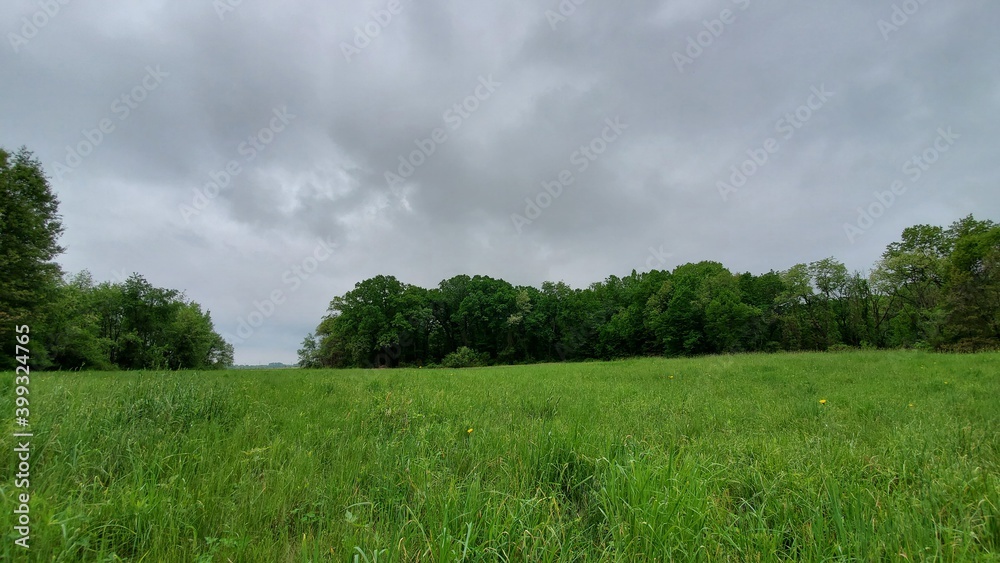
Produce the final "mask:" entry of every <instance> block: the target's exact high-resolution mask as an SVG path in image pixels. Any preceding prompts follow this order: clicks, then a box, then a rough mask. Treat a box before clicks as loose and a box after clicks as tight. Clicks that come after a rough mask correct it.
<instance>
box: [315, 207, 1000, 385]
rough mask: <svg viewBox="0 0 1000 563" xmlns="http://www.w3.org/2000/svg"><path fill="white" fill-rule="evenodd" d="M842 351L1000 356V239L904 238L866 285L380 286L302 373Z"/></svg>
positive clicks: (331, 318)
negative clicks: (456, 362) (452, 360)
mask: <svg viewBox="0 0 1000 563" xmlns="http://www.w3.org/2000/svg"><path fill="white" fill-rule="evenodd" d="M462 347H467V348H469V349H470V350H469V351H468V352H463V354H469V353H477V354H481V355H485V356H486V357H488V358H489V361H490V362H491V363H502V364H507V363H519V362H535V361H554V360H566V359H572V360H583V359H611V358H620V357H631V356H643V355H667V356H687V355H697V354H712V353H728V352H754V351H779V350H788V351H796V350H828V349H831V348H834V349H836V348H845V347H854V348H862V347H863V348H869V347H870V348H901V347H917V348H929V349H938V350H956V351H976V350H981V349H993V348H1000V226H998V225H996V224H995V223H993V222H992V221H988V220H987V221H979V220H976V219H975V218H974V217H972V216H969V217H966V218H965V219H962V220H959V221H957V222H955V223H954V224H953V225H951V226H950V227H948V228H943V227H933V226H929V225H918V226H915V227H911V228H908V229H906V230H905V231H904V232H903V234H902V237H901V240H900V241H899V242H895V243H893V244H891V245H889V247H888V248H887V249H886V251H885V253H884V254H883V255H882V259H881V260H880V261H879V262H878V264H877V265H876V266H875V268H874V269H873V271H872V272H871V273H870V274H868V275H862V274H860V273H853V274H852V273H850V272H849V271H848V270H847V268H846V267H845V266H844V264H842V263H840V262H838V261H836V260H835V259H833V258H826V259H823V260H819V261H816V262H813V263H811V264H799V265H796V266H794V267H792V268H790V269H788V270H786V271H783V272H774V271H771V272H768V273H766V274H762V275H754V274H751V273H743V274H735V273H733V272H730V271H729V270H727V269H726V268H725V267H724V266H723V265H722V264H719V263H716V262H700V263H697V264H684V265H681V266H678V267H677V268H675V269H674V270H673V271H671V272H668V271H658V270H653V271H650V272H644V273H636V272H635V271H633V272H632V274H631V275H629V276H626V277H624V278H619V277H616V276H611V277H609V278H608V279H606V280H605V281H603V282H600V283H595V284H592V285H591V286H590V287H588V288H585V289H573V288H570V287H569V286H567V285H566V284H564V283H562V282H558V283H552V282H545V283H543V284H542V286H541V288H540V289H538V288H534V287H521V286H513V285H511V284H510V283H508V282H506V281H504V280H500V279H493V278H490V277H487V276H474V277H469V276H466V275H460V276H455V277H453V278H451V279H448V280H445V281H442V282H441V283H440V285H439V286H438V287H437V288H434V289H424V288H421V287H417V286H413V285H407V284H404V283H401V282H400V281H399V280H397V279H396V278H394V277H392V276H376V277H374V278H371V279H368V280H365V281H362V282H360V283H358V284H356V285H355V287H354V289H353V290H351V291H349V292H347V293H346V294H345V295H343V296H341V297H336V298H335V299H333V301H332V302H331V303H330V307H329V314H328V315H327V316H326V317H325V318H324V319H323V320H322V322H321V323H320V324H319V326H318V328H317V329H316V333H315V334H310V335H309V336H308V337H307V338H306V340H305V342H304V343H303V347H302V349H301V350H299V358H300V365H302V366H304V367H371V366H377V367H381V366H389V367H395V366H399V365H438V364H441V363H442V362H443V361H444V359H445V358H448V357H450V355H452V354H453V353H455V352H456V351H457V350H459V349H460V348H462Z"/></svg>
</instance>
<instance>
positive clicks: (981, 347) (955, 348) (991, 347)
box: [940, 337, 1000, 354]
mask: <svg viewBox="0 0 1000 563" xmlns="http://www.w3.org/2000/svg"><path fill="white" fill-rule="evenodd" d="M996 350H1000V341H998V340H994V339H992V338H980V337H974V338H963V339H961V340H959V341H958V342H956V343H954V344H944V345H942V346H941V347H940V351H942V352H951V353H954V354H975V353H977V352H993V351H996Z"/></svg>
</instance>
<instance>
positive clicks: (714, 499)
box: [0, 351, 1000, 562]
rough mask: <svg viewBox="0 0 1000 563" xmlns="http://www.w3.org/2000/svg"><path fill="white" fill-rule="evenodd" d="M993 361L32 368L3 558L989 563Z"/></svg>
mask: <svg viewBox="0 0 1000 563" xmlns="http://www.w3.org/2000/svg"><path fill="white" fill-rule="evenodd" d="M998 360H1000V355H998V354H996V353H991V354H982V355H933V354H928V353H923V352H870V351H844V352H842V353H838V354H784V355H749V356H723V357H708V358H697V359H669V360H668V359H638V360H624V361H619V362H608V363H599V362H588V363H583V364H548V365H537V366H516V367H494V368H472V369H464V370H459V369H440V370H426V369H423V370H416V369H414V370H368V371H364V370H353V371H293V370H280V371H279V370H275V371H271V372H268V371H262V372H232V371H231V372H209V373H194V372H181V373H152V372H147V373H74V374H38V375H35V376H33V377H32V395H31V397H32V419H33V422H34V426H33V428H32V430H33V431H34V433H35V438H34V439H33V441H32V448H33V451H32V460H31V462H32V466H31V487H32V488H31V490H32V508H31V510H32V511H31V517H32V537H31V543H32V548H31V551H30V553H27V554H26V553H23V552H21V551H20V550H19V548H16V547H15V546H14V545H13V539H14V536H13V533H12V531H11V530H12V528H11V526H12V525H10V524H9V522H11V520H10V518H11V515H12V511H13V508H14V498H15V497H14V495H15V492H16V490H15V489H14V488H13V483H12V480H11V479H6V480H4V481H3V482H0V501H2V502H0V510H2V511H3V514H5V515H6V516H4V520H3V522H5V523H8V524H7V525H6V526H5V527H4V534H5V536H6V538H5V542H4V544H3V546H2V547H0V557H2V558H3V559H4V560H32V561H34V560H54V561H118V560H123V561H205V562H207V561H230V560H232V561H344V560H349V561H369V562H374V561H493V560H503V561H526V560H530V561H605V560H606V561H652V560H676V561H726V560H730V561H757V560H783V561H818V560H824V561H881V560H910V561H914V560H921V561H1000V508H998V507H1000V492H998V491H1000V433H998V432H997V428H1000V405H998V404H997V400H996V397H997V396H998V394H1000V393H998V392H1000V370H998V369H997V367H996V366H997V365H1000V361H998ZM8 379H12V377H11V375H10V374H8V375H5V376H4V380H3V381H4V382H5V381H7V380H8ZM4 382H0V410H2V411H3V412H13V407H14V396H13V387H12V386H11V385H8V384H6V383H4ZM821 401H823V402H821ZM10 434H11V433H10V432H7V433H6V434H4V435H0V449H2V451H5V452H8V454H7V455H5V457H4V461H3V462H0V466H3V467H4V468H5V469H6V471H5V474H6V475H13V474H14V473H15V472H16V470H15V459H14V456H13V455H11V454H10V452H12V451H13V448H14V447H15V445H16V444H14V442H13V438H12V437H11V435H10ZM904 558H905V559H904Z"/></svg>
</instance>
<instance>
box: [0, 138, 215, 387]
mask: <svg viewBox="0 0 1000 563" xmlns="http://www.w3.org/2000/svg"><path fill="white" fill-rule="evenodd" d="M58 206H59V201H58V199H57V198H56V196H55V194H54V193H53V192H52V189H51V187H50V186H49V184H48V180H47V179H46V178H45V175H44V172H43V171H42V166H41V163H40V162H39V161H38V160H37V159H36V158H34V156H32V154H31V152H30V151H28V150H27V149H25V148H21V149H20V150H19V151H18V152H17V153H16V154H14V155H11V154H9V153H7V152H6V151H4V150H3V149H0V342H3V348H4V349H5V350H8V351H9V352H14V350H13V347H14V344H15V340H14V330H15V327H17V326H21V325H27V326H28V327H29V328H30V330H31V333H30V334H31V336H32V338H31V347H30V352H31V367H32V368H33V369H79V368H96V369H143V368H170V369H182V368H194V369H201V368H214V367H225V366H229V365H232V363H233V348H232V346H231V345H230V344H228V343H227V342H225V341H224V340H223V339H222V337H221V336H219V335H218V334H217V333H216V332H215V331H214V329H213V326H212V319H211V317H210V315H209V313H208V312H202V310H201V306H200V305H198V304H197V303H194V302H192V301H189V300H187V299H186V298H185V297H184V295H183V294H182V293H180V292H178V291H175V290H171V289H161V288H157V287H154V286H152V285H151V284H150V283H149V282H147V281H146V280H145V279H144V278H143V277H142V276H140V275H138V274H133V275H132V277H130V278H129V279H128V280H126V281H125V282H123V283H109V282H105V283H99V284H98V283H95V282H94V280H93V278H92V277H91V275H90V274H89V273H88V272H86V271H84V272H82V273H79V274H77V275H75V276H71V277H65V276H64V275H63V272H62V270H61V269H60V267H59V265H58V264H56V262H55V257H56V256H58V255H59V254H60V253H61V252H62V251H63V249H62V248H61V247H60V246H59V245H58V238H59V236H60V235H61V234H62V231H63V228H62V222H61V219H60V217H59V215H58ZM22 357H23V356H22ZM16 361H17V360H16V355H15V354H14V353H5V354H0V370H6V369H14V366H15V365H17V364H16V363H15V362H16Z"/></svg>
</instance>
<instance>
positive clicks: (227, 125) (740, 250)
mask: <svg viewBox="0 0 1000 563" xmlns="http://www.w3.org/2000/svg"><path fill="white" fill-rule="evenodd" d="M576 2H579V5H577V3H576ZM576 2H573V1H572V0H563V1H562V2H561V3H560V2H558V1H557V0H542V1H539V2H535V1H531V2H529V1H522V0H507V1H504V2H480V1H475V0H473V1H470V0H462V1H459V0H451V1H448V0H393V1H388V0H374V1H362V2H346V1H342V0H337V1H333V2H329V1H327V2H320V1H318V0H316V1H296V2H281V3H278V2H262V1H259V0H242V1H240V0H214V2H212V1H209V0H202V1H198V2H193V1H176V0H174V1H171V2H167V1H165V0H161V1H144V2H102V3H96V2H83V1H82V0H42V1H38V0H24V1H23V0H8V1H7V2H5V3H4V7H3V8H2V9H0V13H2V16H0V31H2V32H3V34H4V37H5V44H4V45H3V46H2V48H0V68H2V69H3V86H2V93H0V118H2V121H0V146H3V147H6V148H7V149H8V150H11V149H15V148H17V147H19V146H20V145H26V146H27V147H28V148H29V149H31V150H32V151H34V153H35V154H36V156H37V157H38V158H39V159H40V160H41V161H42V163H43V165H44V166H45V169H46V172H47V173H48V175H49V176H50V180H51V184H52V187H53V188H54V190H55V191H56V192H57V194H58V196H59V199H60V201H61V206H60V210H61V213H62V216H63V222H64V225H65V228H66V232H65V235H64V236H63V238H62V243H63V244H64V246H66V247H67V251H66V253H65V254H64V255H62V256H61V257H60V259H59V260H60V263H61V264H62V265H63V267H64V268H65V269H66V270H67V271H69V272H76V271H79V270H82V269H88V270H90V271H91V272H92V273H93V275H94V277H95V278H96V279H98V280H102V281H103V280H114V279H119V278H124V277H127V276H128V274H130V273H131V272H139V273H141V274H142V275H144V276H145V277H146V279H148V280H149V281H150V282H151V283H153V284H154V285H157V286H161V287H169V288H174V289H180V290H183V291H185V292H186V294H187V296H188V297H189V298H191V299H193V300H195V301H197V302H199V303H201V304H202V306H203V307H205V308H207V309H209V310H210V311H211V313H212V317H213V320H214V321H215V325H216V328H217V329H218V330H219V332H220V333H223V334H224V335H227V336H229V337H230V340H231V341H233V343H234V344H235V346H236V362H237V363H240V364H247V363H267V362H272V361H281V362H288V363H293V362H295V361H296V349H297V348H298V346H299V344H300V343H301V341H302V339H303V337H304V336H305V335H306V334H307V333H309V332H310V331H312V330H313V329H314V328H315V326H316V325H317V324H318V322H319V320H320V319H321V317H322V316H323V314H324V312H325V310H326V307H327V306H328V304H329V302H330V300H331V299H332V298H333V297H335V296H337V295H341V294H343V293H345V292H346V291H348V290H350V289H351V288H352V287H353V286H354V284H355V283H356V282H358V281H361V280H363V279H365V278H368V277H371V276H374V275H377V274H391V275H394V276H396V277H398V278H399V279H400V280H401V281H403V282H406V283H412V284H418V285H421V286H424V287H434V286H436V285H437V284H438V282H440V281H441V280H442V279H446V278H449V277H451V276H454V275H456V274H463V273H464V274H469V275H475V274H484V275H490V276H493V277H500V278H503V279H505V280H508V281H510V282H511V283H514V284H526V285H528V284H530V285H535V286H538V285H539V284H541V282H543V281H546V280H551V281H558V280H563V281H565V282H567V283H569V284H570V285H572V286H574V287H584V286H586V285H588V284H590V283H592V282H595V281H600V280H602V279H604V278H605V277H607V276H608V275H611V274H615V275H627V274H628V273H629V272H631V271H632V270H633V269H636V270H639V271H644V270H648V269H650V268H651V267H652V268H657V269H672V268H673V267H675V266H676V265H678V264H681V263H685V262H690V261H700V260H717V261H720V262H722V263H723V264H725V265H726V266H727V267H729V268H730V269H731V270H733V271H751V272H754V273H761V272H766V271H768V270H771V269H775V270H783V269H787V268H789V267H790V266H793V265H795V264H797V263H801V262H810V261H814V260H818V259H821V258H824V257H828V256H834V257H836V258H838V259H840V260H842V261H844V262H845V263H846V264H847V265H848V267H850V268H851V269H867V268H869V267H871V266H872V264H873V263H874V262H875V260H877V258H878V257H879V255H880V253H881V252H882V250H883V249H884V248H885V246H886V245H887V244H888V243H890V242H892V241H893V240H897V239H898V237H899V234H900V233H901V231H902V229H903V228H905V227H907V226H910V225H914V224H919V223H930V224H937V225H947V224H950V223H951V222H952V221H954V220H955V219H958V218H960V217H963V216H965V215H967V214H969V213H975V214H976V216H977V217H979V218H984V219H985V218H990V219H993V220H1000V195H998V190H997V188H998V187H1000V158H998V156H1000V154H998V150H1000V136H998V131H1000V72H998V69H1000V33H998V29H1000V5H998V4H997V3H996V2H995V1H994V0H966V1H963V2H955V3H950V2H944V1H943V0H921V1H920V2H918V1H917V0H908V1H906V2H899V1H897V2H895V3H894V2H893V1H890V0H838V1H836V2H835V1H832V0H828V1H822V2H790V1H777V0H775V1H764V0H714V1H704V0H697V1H696V0H678V1H670V0H667V1H661V0H645V1H644V0H629V1H621V2H615V3H611V2H598V1H596V0H590V1H586V0H576ZM387 173H388V174H387ZM212 182H214V183H215V184H214V185H212V184H211V183H212ZM545 186H548V188H547V189H546V187H545ZM894 190H895V192H896V193H893V191H894ZM876 193H878V194H879V195H876ZM880 200H881V201H880ZM528 202H531V204H529V203H528ZM536 206H537V207H536ZM859 208H861V209H863V210H865V215H864V216H862V214H861V212H859ZM848 226H849V227H848ZM276 292H280V294H279V293H276ZM272 296H276V297H279V298H278V299H277V300H276V301H277V303H275V302H272V301H271V299H272ZM254 311H258V313H257V314H256V315H253V312H254ZM241 322H243V323H246V324H247V326H244V327H243V328H242V329H241V328H240V325H241ZM249 324H259V325H260V326H259V327H249V326H248V325H249ZM240 335H242V336H244V337H240Z"/></svg>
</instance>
